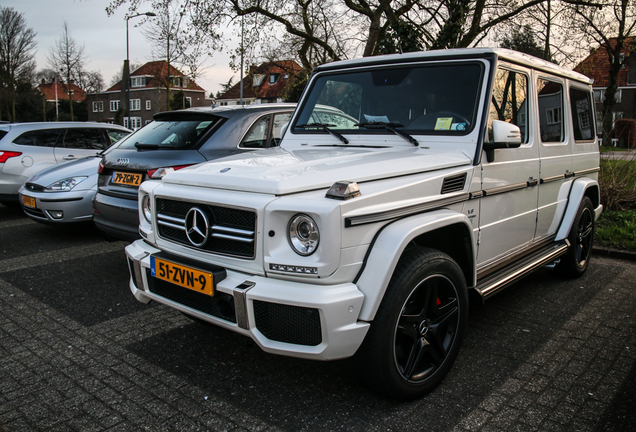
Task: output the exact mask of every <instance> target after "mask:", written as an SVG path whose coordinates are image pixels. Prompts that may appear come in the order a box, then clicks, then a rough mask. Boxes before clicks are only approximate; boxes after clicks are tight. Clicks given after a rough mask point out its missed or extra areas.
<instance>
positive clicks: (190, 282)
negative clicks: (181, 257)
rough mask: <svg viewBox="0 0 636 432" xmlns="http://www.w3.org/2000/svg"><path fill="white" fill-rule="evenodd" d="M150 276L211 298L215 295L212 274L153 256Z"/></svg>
mask: <svg viewBox="0 0 636 432" xmlns="http://www.w3.org/2000/svg"><path fill="white" fill-rule="evenodd" d="M150 274H151V275H152V276H154V277H156V278H157V279H161V280H164V281H166V282H170V283H173V284H175V285H179V286H181V287H183V288H188V289H191V290H193V291H196V292H200V293H203V294H207V295H210V296H213V295H214V286H213V282H214V277H213V276H212V273H210V272H204V271H201V270H197V269H194V268H192V267H187V266H184V265H181V264H176V263H173V262H171V261H166V260H163V259H161V258H157V257H154V256H151V257H150Z"/></svg>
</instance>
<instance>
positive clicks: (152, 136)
mask: <svg viewBox="0 0 636 432" xmlns="http://www.w3.org/2000/svg"><path fill="white" fill-rule="evenodd" d="M219 121H221V117H212V116H205V117H198V118H188V119H184V118H181V119H174V120H169V119H165V120H155V121H153V122H152V123H149V124H147V125H146V126H144V127H143V128H141V129H140V130H138V131H137V132H136V133H134V134H133V135H131V136H130V137H129V138H128V139H126V140H125V141H123V142H122V143H121V145H120V146H119V147H118V148H120V149H133V148H137V149H149V150H152V149H161V150H190V149H196V148H198V147H199V145H198V144H199V140H200V138H201V137H202V136H203V135H204V134H205V132H206V131H207V130H208V129H210V128H211V127H213V126H214V125H215V124H217V123H218V122H219Z"/></svg>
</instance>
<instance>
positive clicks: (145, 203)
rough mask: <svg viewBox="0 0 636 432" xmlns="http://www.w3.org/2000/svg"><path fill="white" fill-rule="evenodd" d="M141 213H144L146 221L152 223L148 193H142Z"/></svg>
mask: <svg viewBox="0 0 636 432" xmlns="http://www.w3.org/2000/svg"><path fill="white" fill-rule="evenodd" d="M141 213H142V214H143V215H144V219H146V220H147V221H148V223H152V205H151V201H150V195H144V196H143V197H142V198H141Z"/></svg>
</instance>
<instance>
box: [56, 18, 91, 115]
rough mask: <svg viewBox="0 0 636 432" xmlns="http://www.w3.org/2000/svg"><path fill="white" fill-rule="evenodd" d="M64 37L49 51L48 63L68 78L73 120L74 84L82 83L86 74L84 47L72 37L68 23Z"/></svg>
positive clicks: (68, 92)
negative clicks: (82, 78) (82, 77)
mask: <svg viewBox="0 0 636 432" xmlns="http://www.w3.org/2000/svg"><path fill="white" fill-rule="evenodd" d="M63 29H64V30H63V31H62V35H61V36H60V38H59V39H58V40H56V41H55V44H54V45H53V47H51V49H50V50H49V56H48V62H49V66H50V67H51V68H52V69H55V70H59V71H60V72H61V73H62V75H64V76H65V77H66V84H65V86H66V92H67V94H68V100H69V105H70V107H71V119H73V88H72V84H73V83H74V82H77V83H80V82H81V76H82V74H83V73H84V63H85V61H86V58H85V56H84V45H80V44H78V43H77V42H76V41H75V39H73V38H72V37H71V34H70V32H69V29H68V24H67V23H66V21H65V22H64V25H63Z"/></svg>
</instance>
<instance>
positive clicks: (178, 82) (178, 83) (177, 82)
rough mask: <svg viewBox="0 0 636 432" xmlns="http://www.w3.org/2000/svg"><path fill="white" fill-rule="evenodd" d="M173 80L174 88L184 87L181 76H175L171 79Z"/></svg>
mask: <svg viewBox="0 0 636 432" xmlns="http://www.w3.org/2000/svg"><path fill="white" fill-rule="evenodd" d="M171 80H172V86H173V87H183V85H182V83H183V80H182V79H181V77H180V76H173V77H171Z"/></svg>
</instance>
